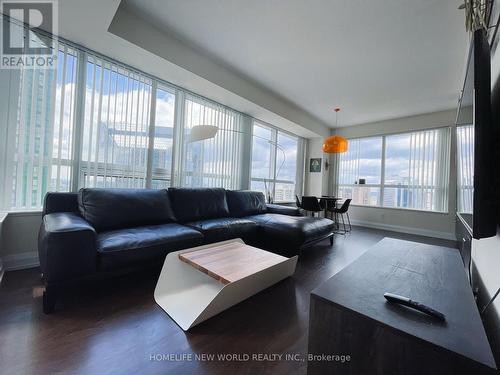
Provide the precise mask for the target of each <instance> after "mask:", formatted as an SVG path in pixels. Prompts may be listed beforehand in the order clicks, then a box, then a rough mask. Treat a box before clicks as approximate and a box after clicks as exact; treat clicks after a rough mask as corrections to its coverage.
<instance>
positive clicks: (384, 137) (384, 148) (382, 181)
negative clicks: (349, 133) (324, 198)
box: [336, 126, 453, 215]
mask: <svg viewBox="0 0 500 375" xmlns="http://www.w3.org/2000/svg"><path fill="white" fill-rule="evenodd" d="M439 129H451V126H438V127H431V128H425V129H417V130H406V131H401V132H392V133H385V134H374V135H369V136H365V137H352V138H348V141H351V140H358V139H367V138H379V137H380V138H382V154H381V163H380V165H381V175H380V176H381V179H380V185H378V184H363V185H361V186H363V187H378V188H380V193H379V202H380V203H379V204H378V205H368V204H360V203H351V206H355V207H369V208H372V207H373V208H383V209H388V210H404V211H415V212H428V213H433V214H442V215H448V214H449V213H450V204H449V195H448V199H447V201H446V204H445V210H444V211H437V210H427V209H420V208H412V207H410V208H407V207H388V206H384V193H385V189H386V188H388V189H391V188H399V187H401V185H394V184H386V183H385V165H386V151H387V137H390V136H395V135H404V134H412V133H419V132H425V131H432V130H439ZM452 136H453V135H452V132H451V131H449V132H448V137H449V138H450V139H449V141H450V142H451V137H452ZM450 153H451V148H450ZM448 162H449V167H450V170H451V158H450V159H449V160H448ZM339 175H340V166H339V169H338V175H337V176H336V179H337V181H338V180H339ZM447 179H448V181H449V180H450V171H448V176H447ZM358 186H360V185H359V184H340V183H337V186H336V190H337V193H338V191H339V190H340V188H341V187H358ZM435 188H436V189H437V187H435ZM449 189H450V186H449V184H448V194H449Z"/></svg>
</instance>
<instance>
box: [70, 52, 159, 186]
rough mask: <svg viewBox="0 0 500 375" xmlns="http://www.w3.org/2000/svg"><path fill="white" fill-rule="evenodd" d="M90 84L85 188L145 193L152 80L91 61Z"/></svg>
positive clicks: (82, 177) (92, 58)
mask: <svg viewBox="0 0 500 375" xmlns="http://www.w3.org/2000/svg"><path fill="white" fill-rule="evenodd" d="M85 82H86V85H85V96H84V98H85V104H84V106H85V114H84V121H83V137H82V145H81V149H82V163H81V175H80V181H81V185H82V186H83V187H121V188H143V187H145V186H146V172H147V158H148V147H149V111H150V102H151V92H152V82H151V80H150V79H149V78H146V77H144V76H141V75H140V74H137V73H135V72H131V71H128V70H126V69H123V68H122V67H120V66H117V65H115V64H112V63H109V62H107V61H105V60H103V59H100V58H98V57H96V56H89V57H88V59H87V62H86V80H85Z"/></svg>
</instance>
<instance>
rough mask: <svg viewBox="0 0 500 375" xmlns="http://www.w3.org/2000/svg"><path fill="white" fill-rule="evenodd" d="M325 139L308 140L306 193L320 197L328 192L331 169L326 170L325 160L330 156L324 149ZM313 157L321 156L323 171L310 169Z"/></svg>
mask: <svg viewBox="0 0 500 375" xmlns="http://www.w3.org/2000/svg"><path fill="white" fill-rule="evenodd" d="M323 139H324V138H311V139H308V140H307V151H306V170H305V184H304V195H315V196H317V197H319V196H321V195H323V194H327V193H328V181H329V177H330V170H326V168H325V160H326V159H328V156H326V155H325V154H324V153H323V151H322V146H323ZM311 158H321V163H322V165H321V172H310V171H309V163H310V160H311Z"/></svg>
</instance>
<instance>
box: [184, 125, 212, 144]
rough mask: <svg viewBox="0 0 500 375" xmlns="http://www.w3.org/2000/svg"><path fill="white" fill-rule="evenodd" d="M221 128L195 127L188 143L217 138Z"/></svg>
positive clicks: (209, 126)
mask: <svg viewBox="0 0 500 375" xmlns="http://www.w3.org/2000/svg"><path fill="white" fill-rule="evenodd" d="M218 130H219V128H218V127H217V126H214V125H195V126H193V127H192V128H191V132H190V133H189V139H188V142H197V141H203V140H205V139H210V138H213V137H215V135H216V134H217V131H218Z"/></svg>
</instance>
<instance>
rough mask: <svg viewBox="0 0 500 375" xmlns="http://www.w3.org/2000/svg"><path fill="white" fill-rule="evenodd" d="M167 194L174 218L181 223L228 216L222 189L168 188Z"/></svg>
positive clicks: (224, 192)
mask: <svg viewBox="0 0 500 375" xmlns="http://www.w3.org/2000/svg"><path fill="white" fill-rule="evenodd" d="M168 194H169V196H170V201H171V202H172V208H173V209H174V213H175V217H176V218H177V220H178V221H179V222H181V223H185V222H188V221H195V220H203V219H213V218H218V217H227V216H229V208H228V206H227V201H226V191H225V190H224V189H218V188H199V189H190V188H170V189H168Z"/></svg>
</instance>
